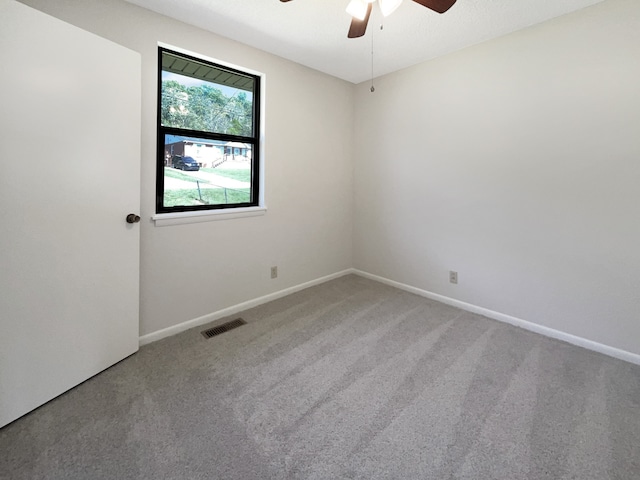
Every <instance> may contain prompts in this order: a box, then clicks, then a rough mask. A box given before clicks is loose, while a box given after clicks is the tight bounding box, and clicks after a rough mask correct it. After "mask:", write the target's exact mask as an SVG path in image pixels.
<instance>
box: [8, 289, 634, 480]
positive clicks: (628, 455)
mask: <svg viewBox="0 0 640 480" xmlns="http://www.w3.org/2000/svg"><path fill="white" fill-rule="evenodd" d="M239 316H242V317H243V318H244V319H245V320H246V321H247V322H249V323H248V324H247V325H244V326H242V327H240V328H238V329H236V330H232V331H230V332H227V333H224V334H222V335H220V336H217V337H213V338H211V339H208V340H207V339H205V338H204V337H202V336H201V335H200V333H199V332H200V331H201V330H203V329H204V328H205V327H202V328H198V329H195V330H192V331H189V332H185V333H183V334H180V335H177V336H175V337H172V338H168V339H165V340H162V341H160V342H156V343H154V344H152V345H148V346H146V347H144V348H142V349H141V350H140V352H138V353H137V354H136V355H134V356H132V357H130V358H128V359H126V360H124V361H123V362H121V363H119V364H117V365H115V366H114V367H112V368H110V369H109V370H107V371H105V372H103V373H102V374H100V375H98V376H96V377H94V378H93V379H91V380H89V381H87V382H85V383H84V384H82V385H80V386H79V387H76V388H75V389H73V390H71V391H70V392H67V393H66V394H64V395H62V396H61V397H59V398H57V399H55V400H53V401H52V402H50V403H48V404H47V405H45V406H43V407H41V408H39V409H38V410H36V411H34V412H32V413H31V414H29V415H27V416H25V417H23V418H21V419H19V420H18V421H16V422H14V423H12V424H10V425H8V426H7V427H5V428H3V429H2V430H0V478H3V479H23V478H24V479H39V478H47V479H49V478H50V479H66V478H70V479H102V478H109V479H129V478H132V479H133V478H135V479H138V478H145V479H169V478H171V479H173V478H175V479H183V478H184V479H196V478H207V479H209V478H210V479H243V480H251V479H437V480H440V479H509V480H515V479H581V480H583V479H598V480H603V479H625V480H626V479H634V478H640V367H638V366H634V365H631V364H627V363H624V362H621V361H618V360H614V359H611V358H608V357H605V356H602V355H599V354H596V353H593V352H589V351H587V350H583V349H581V348H578V347H574V346H571V345H568V344H565V343H562V342H559V341H555V340H551V339H548V338H545V337H542V336H539V335H536V334H533V333H530V332H526V331H524V330H520V329H518V328H515V327H511V326H508V325H504V324H501V323H498V322H495V321H493V320H489V319H487V318H484V317H481V316H478V315H473V314H470V313H467V312H464V311H461V310H458V309H455V308H452V307H449V306H446V305H442V304H439V303H437V302H434V301H430V300H427V299H425V298H422V297H418V296H415V295H412V294H409V293H406V292H403V291H400V290H396V289H394V288H391V287H387V286H385V285H381V284H379V283H376V282H372V281H370V280H366V279H363V278H360V277H356V276H347V277H342V278H339V279H337V280H334V281H331V282H328V283H325V284H323V285H320V286H317V287H313V288H310V289H307V290H304V291H302V292H299V293H296V294H293V295H291V296H288V297H286V298H283V299H280V300H277V301H274V302H271V303H268V304H265V305H262V306H260V307H256V308H254V309H251V310H248V311H246V312H243V313H242V314H241V315H239ZM234 318H235V316H234ZM217 323H221V322H216V324H217Z"/></svg>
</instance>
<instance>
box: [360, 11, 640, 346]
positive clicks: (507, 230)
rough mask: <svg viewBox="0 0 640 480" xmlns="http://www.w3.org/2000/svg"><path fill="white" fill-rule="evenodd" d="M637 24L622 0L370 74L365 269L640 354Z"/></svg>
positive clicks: (365, 126) (364, 141)
mask: <svg viewBox="0 0 640 480" xmlns="http://www.w3.org/2000/svg"><path fill="white" fill-rule="evenodd" d="M638 25H640V2H638V1H637V0H609V1H606V2H603V3H601V4H598V5H596V6H593V7H589V8H587V9H585V10H582V11H579V12H576V13H574V14H570V15H568V16H564V17H560V18H558V19H555V20H553V21H550V22H547V23H544V24H542V25H539V26H535V27H532V28H529V29H526V30H524V31H520V32H517V33H514V34H511V35H508V36H506V37H502V38H500V39H497V40H494V41H490V42H487V43H484V44H481V45H478V46H475V47H472V48H468V49H465V50H463V51H460V52H458V53H456V54H453V55H449V56H446V57H443V58H440V59H437V60H434V61H431V62H427V63H424V64H421V65H418V66H415V67H412V68H409V69H406V70H404V71H401V72H398V73H395V74H390V75H388V76H385V77H382V78H380V79H378V80H377V81H376V91H375V93H374V94H371V93H369V90H368V88H369V84H368V83H366V84H365V83H363V84H361V85H359V86H358V87H357V92H356V127H355V135H356V137H355V138H356V146H357V154H356V158H355V189H354V190H355V210H354V220H355V227H354V264H355V267H356V268H358V269H361V270H364V271H367V272H370V273H372V274H375V275H379V276H382V277H386V278H388V279H391V280H394V281H397V282H401V283H404V284H408V285H411V286H414V287H417V288H420V289H423V290H427V291H430V292H434V293H437V294H441V295H445V296H448V297H451V298H454V299H457V300H460V301H464V302H468V303H471V304H473V305H476V306H480V307H484V308H486V309H490V310H493V311H496V312H500V313H503V314H507V315H511V316H514V317H518V318H520V319H524V320H526V321H530V322H535V323H537V324H540V325H543V326H547V327H550V328H553V329H557V330H560V331H563V332H567V333H570V334H573V335H577V336H580V337H584V338H586V339H589V340H593V341H596V342H599V343H603V344H605V345H609V346H612V347H616V348H619V349H623V350H627V351H629V352H632V353H636V354H639V353H640V28H638ZM449 270H456V271H457V272H458V273H459V284H458V285H457V286H454V285H452V284H450V283H448V271H449Z"/></svg>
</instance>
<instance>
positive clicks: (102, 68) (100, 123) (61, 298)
mask: <svg viewBox="0 0 640 480" xmlns="http://www.w3.org/2000/svg"><path fill="white" fill-rule="evenodd" d="M140 63H141V62H140V56H139V54H137V53H135V52H132V51H130V50H128V49H126V48H124V47H122V46H119V45H116V44H114V43H112V42H109V41H107V40H105V39H102V38H100V37H97V36H95V35H93V34H90V33H88V32H85V31H83V30H80V29H78V28H76V27H73V26H71V25H69V24H66V23H64V22H61V21H60V20H57V19H54V18H53V17H50V16H48V15H45V14H43V13H41V12H39V11H36V10H34V9H32V8H30V7H27V6H25V5H23V4H20V3H17V2H15V1H13V0H0V65H1V69H2V74H0V156H1V158H0V229H1V230H0V231H1V233H0V426H3V425H5V424H7V423H9V422H11V421H13V420H15V419H16V418H18V417H20V416H22V415H24V414H25V413H27V412H29V411H31V410H32V409H34V408H36V407H38V406H39V405H41V404H43V403H45V402H47V401H48V400H50V399H52V398H54V397H56V396H58V395H59V394H61V393H63V392H64V391H66V390H68V389H70V388H72V387H73V386H75V385H77V384H78V383H81V382H82V381H84V380H86V379H87V378H89V377H91V376H93V375H95V374H96V373H98V372H100V371H102V370H104V369H105V368H107V367H109V366H111V365H112V364H114V363H116V362H118V361H119V360H121V359H123V358H125V357H127V356H128V355H130V354H132V353H134V352H135V351H136V350H137V349H138V301H139V300H138V291H139V287H138V282H139V225H137V224H128V223H126V222H125V217H126V216H127V214H129V213H138V209H139V206H140V193H139V191H140V85H141V83H140V75H141V67H140Z"/></svg>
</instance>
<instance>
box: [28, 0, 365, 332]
mask: <svg viewBox="0 0 640 480" xmlns="http://www.w3.org/2000/svg"><path fill="white" fill-rule="evenodd" d="M23 3H25V4H27V5H30V6H33V7H35V8H38V9H40V10H42V11H44V12H45V13H49V14H51V15H53V16H56V17H58V18H60V19H62V20H64V21H67V22H69V23H72V24H75V25H77V26H79V27H81V28H84V29H86V30H89V31H91V32H93V33H96V34H98V35H101V36H103V37H105V38H108V39H110V40H113V41H115V42H117V43H120V44H122V45H124V46H126V47H128V48H130V49H132V50H136V51H138V52H140V53H141V55H142V82H143V85H144V88H143V92H142V97H143V98H142V112H143V113H142V171H141V174H142V185H141V216H142V217H143V219H144V221H143V222H141V224H140V228H141V245H140V248H141V266H140V267H141V279H140V291H141V303H140V315H141V320H140V334H141V335H145V334H149V333H152V332H155V331H158V330H161V329H164V328H167V327H170V326H173V325H176V324H180V323H182V322H185V321H188V320H191V319H194V318H197V317H200V316H202V315H207V314H209V313H212V312H216V311H219V310H221V309H224V308H227V307H230V306H233V305H236V304H238V303H241V302H244V301H247V300H251V299H254V298H257V297H260V296H263V295H267V294H269V293H272V292H275V291H279V290H282V289H284V288H287V287H290V286H294V285H298V284H301V283H304V282H307V281H310V280H314V279H317V278H319V277H322V276H324V275H328V274H332V273H335V272H338V271H341V270H343V269H346V268H349V267H351V265H352V258H351V245H352V192H351V188H352V184H353V178H352V167H353V165H352V161H351V142H352V135H353V129H352V126H353V85H351V84H349V83H347V82H343V81H341V80H337V79H335V78H332V77H330V76H327V75H324V74H321V73H318V72H316V71H313V70H310V69H307V68H305V67H302V66H300V65H297V64H294V63H291V62H289V61H286V60H283V59H281V58H279V57H275V56H273V55H269V54H266V53H264V52H261V51H259V50H256V49H253V48H250V47H247V46H244V45H241V44H239V43H236V42H233V41H231V40H228V39H225V38H222V37H219V36H216V35H214V34H212V33H209V32H205V31H203V30H199V29H197V28H195V27H191V26H188V25H185V24H183V23H180V22H177V21H174V20H172V19H169V18H167V17H163V16H160V15H157V14H155V13H152V12H149V11H147V10H144V9H141V8H138V7H136V6H133V5H130V4H128V3H125V2H122V1H121V0H55V1H52V0H25V1H23ZM158 42H163V43H167V44H171V45H175V46H178V47H181V48H184V49H188V50H191V51H194V52H198V53H200V54H202V55H206V56H209V57H213V58H217V59H220V60H223V61H226V62H230V63H233V64H236V65H240V66H244V67H246V68H249V69H253V70H257V71H260V72H263V73H265V74H266V87H267V90H266V145H265V147H266V151H265V156H266V202H267V207H268V212H267V214H266V215H265V216H262V217H251V218H242V219H233V220H224V221H215V222H208V223H198V224H190V225H179V226H169V227H155V226H154V224H153V223H152V222H151V221H150V220H149V219H150V217H151V216H152V215H153V214H154V213H155V211H154V209H155V204H154V198H155V172H156V84H157V79H156V75H157V70H156V69H157V66H156V63H157V43H158ZM114 141H116V142H117V139H114ZM122 174H123V175H126V174H127V172H126V171H123V172H122ZM113 187H114V188H116V189H117V188H118V186H117V185H114V186H113ZM97 193H99V192H97ZM126 213H128V212H123V216H124V215H126ZM123 218H124V217H123ZM96 253H97V254H98V255H99V252H96ZM271 265H278V267H279V278H278V279H276V280H271V279H270V277H269V274H270V270H269V267H270V266H271Z"/></svg>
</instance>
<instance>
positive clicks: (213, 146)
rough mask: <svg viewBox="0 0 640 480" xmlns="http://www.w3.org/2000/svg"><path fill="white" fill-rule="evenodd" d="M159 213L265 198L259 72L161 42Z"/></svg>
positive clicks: (228, 205)
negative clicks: (260, 193)
mask: <svg viewBox="0 0 640 480" xmlns="http://www.w3.org/2000/svg"><path fill="white" fill-rule="evenodd" d="M159 60H160V61H159V64H160V68H159V95H158V97H159V100H158V112H159V115H158V117H159V120H158V180H157V189H156V190H157V193H156V206H157V211H158V212H159V213H162V212H175V211H190V210H202V209H214V208H232V207H246V206H252V205H257V204H258V186H259V182H258V171H259V169H258V158H257V150H258V132H259V131H260V127H259V125H258V123H257V120H258V119H259V112H258V104H259V99H258V98H257V97H258V96H259V77H258V76H255V75H251V74H248V73H244V72H241V71H239V70H234V69H230V68H227V67H223V66H220V65H216V64H214V63H211V62H207V61H204V60H200V59H196V58H193V57H190V56H186V55H182V54H178V53H176V52H171V51H168V50H166V49H162V48H161V49H160V58H159Z"/></svg>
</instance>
